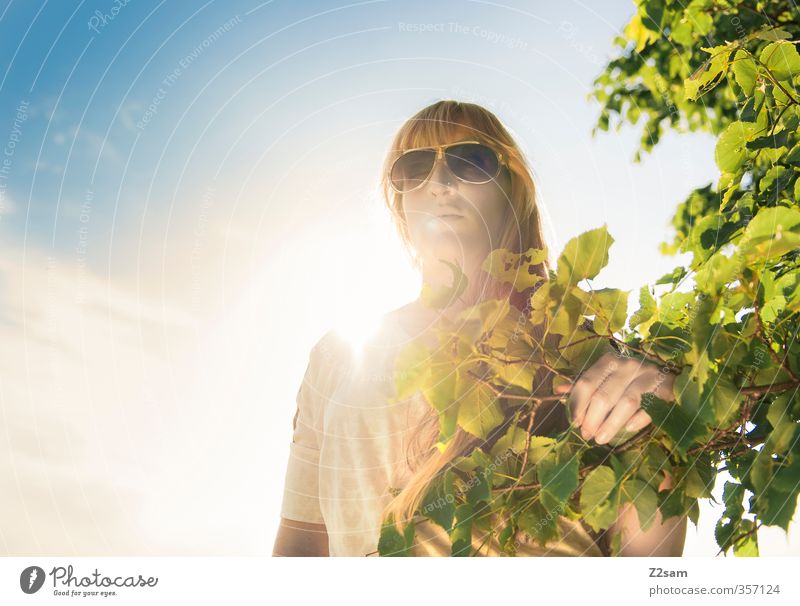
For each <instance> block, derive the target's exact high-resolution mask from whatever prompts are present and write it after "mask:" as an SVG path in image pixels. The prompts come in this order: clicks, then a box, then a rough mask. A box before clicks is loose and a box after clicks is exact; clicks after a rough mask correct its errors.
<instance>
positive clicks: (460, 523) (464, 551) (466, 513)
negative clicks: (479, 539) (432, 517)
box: [450, 503, 475, 557]
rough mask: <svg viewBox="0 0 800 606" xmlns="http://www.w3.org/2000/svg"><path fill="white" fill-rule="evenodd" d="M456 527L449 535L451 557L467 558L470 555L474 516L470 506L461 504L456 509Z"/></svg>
mask: <svg viewBox="0 0 800 606" xmlns="http://www.w3.org/2000/svg"><path fill="white" fill-rule="evenodd" d="M455 516H456V525H455V527H454V528H453V532H452V533H451V534H450V542H451V543H452V548H451V555H452V556H456V557H463V556H469V555H471V553H472V521H473V518H474V517H475V514H474V512H473V510H472V505H470V504H469V503H462V504H461V505H459V506H458V507H456V512H455Z"/></svg>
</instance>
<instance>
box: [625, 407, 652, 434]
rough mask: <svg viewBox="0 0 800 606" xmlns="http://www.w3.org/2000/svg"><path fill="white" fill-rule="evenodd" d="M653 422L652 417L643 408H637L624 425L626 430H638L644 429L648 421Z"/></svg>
mask: <svg viewBox="0 0 800 606" xmlns="http://www.w3.org/2000/svg"><path fill="white" fill-rule="evenodd" d="M652 422H653V418H652V417H651V416H650V415H649V414H647V413H646V412H645V411H643V410H639V411H638V412H637V413H636V414H635V415H633V416H632V417H631V418H630V419H629V420H628V422H627V424H626V425H625V429H626V430H627V431H639V430H640V429H644V428H645V427H647V426H648V425H649V424H650V423H652Z"/></svg>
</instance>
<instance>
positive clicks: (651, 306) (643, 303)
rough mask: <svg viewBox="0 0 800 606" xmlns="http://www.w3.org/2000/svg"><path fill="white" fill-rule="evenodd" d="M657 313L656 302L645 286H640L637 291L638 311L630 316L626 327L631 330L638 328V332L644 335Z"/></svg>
mask: <svg viewBox="0 0 800 606" xmlns="http://www.w3.org/2000/svg"><path fill="white" fill-rule="evenodd" d="M657 311H658V308H657V307H656V300H655V299H654V298H653V295H652V294H651V293H650V289H649V288H648V287H647V285H645V286H642V287H641V289H639V309H638V310H637V311H636V312H635V313H634V314H633V315H632V316H631V319H630V320H629V321H628V326H629V327H630V328H631V329H633V328H636V327H637V326H638V327H639V331H640V332H642V333H643V334H645V335H646V334H647V329H648V328H649V326H650V325H651V324H652V323H653V321H655V318H656V312H657Z"/></svg>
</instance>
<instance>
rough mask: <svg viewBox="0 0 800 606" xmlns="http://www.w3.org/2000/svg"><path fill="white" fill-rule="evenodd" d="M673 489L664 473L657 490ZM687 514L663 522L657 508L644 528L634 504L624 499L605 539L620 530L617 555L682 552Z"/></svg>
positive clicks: (675, 553)
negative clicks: (651, 520) (645, 528)
mask: <svg viewBox="0 0 800 606" xmlns="http://www.w3.org/2000/svg"><path fill="white" fill-rule="evenodd" d="M668 488H672V476H670V475H669V474H667V476H666V477H665V478H664V481H662V482H661V484H660V485H659V486H658V490H659V491H661V490H666V489H668ZM686 526H687V516H685V515H684V516H681V517H677V516H674V517H671V518H669V519H668V520H667V521H666V522H664V520H663V518H662V517H661V512H660V511H658V510H656V516H655V520H653V523H652V525H651V526H650V528H648V529H647V530H646V531H643V530H642V529H641V526H640V524H639V514H638V513H637V511H636V507H634V505H633V503H630V502H626V503H624V504H623V505H622V507H621V508H620V514H619V516H618V517H617V521H616V522H614V524H613V525H612V526H611V528H609V529H608V533H607V534H608V537H607V538H608V541H609V543H610V541H611V540H613V538H614V536H615V535H616V534H618V533H622V536H621V542H620V551H619V554H618V555H620V556H673V557H679V556H681V555H683V547H684V543H685V542H686Z"/></svg>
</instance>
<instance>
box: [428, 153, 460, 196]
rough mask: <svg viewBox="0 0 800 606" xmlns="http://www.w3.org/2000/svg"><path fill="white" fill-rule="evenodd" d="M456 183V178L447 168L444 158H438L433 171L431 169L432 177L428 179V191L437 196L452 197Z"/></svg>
mask: <svg viewBox="0 0 800 606" xmlns="http://www.w3.org/2000/svg"><path fill="white" fill-rule="evenodd" d="M455 182H456V178H455V176H454V175H453V173H452V172H451V171H450V168H449V167H448V166H447V162H445V159H444V156H443V157H441V158H437V159H436V162H435V163H434V165H433V169H431V176H430V178H429V179H428V191H429V192H430V193H432V194H433V195H435V196H440V195H443V194H445V193H449V194H450V195H452V192H453V184H454V183H455Z"/></svg>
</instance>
